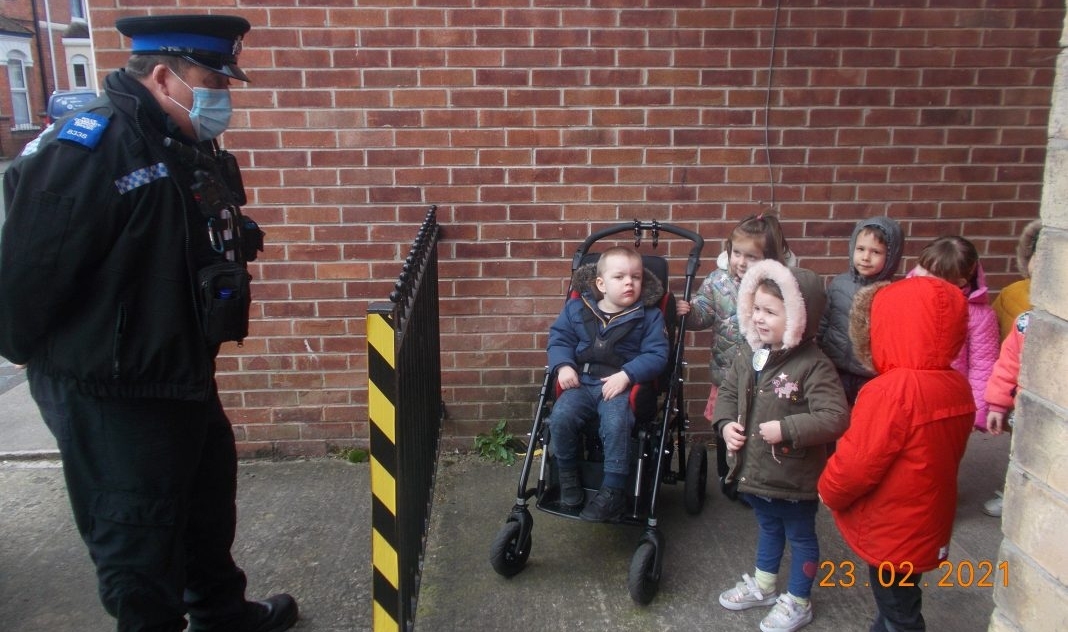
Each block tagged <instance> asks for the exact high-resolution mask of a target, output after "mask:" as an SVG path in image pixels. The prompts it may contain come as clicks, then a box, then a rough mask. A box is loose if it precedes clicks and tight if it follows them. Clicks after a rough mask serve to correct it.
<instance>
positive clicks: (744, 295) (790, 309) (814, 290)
mask: <svg viewBox="0 0 1068 632" xmlns="http://www.w3.org/2000/svg"><path fill="white" fill-rule="evenodd" d="M764 279H770V280H771V281H774V282H775V284H776V285H778V286H779V290H780V291H781V292H782V299H783V305H784V307H785V309H786V331H785V332H784V334H783V339H782V346H783V349H792V348H794V347H796V346H798V345H799V344H801V342H802V341H803V340H805V339H806V338H809V337H811V336H814V335H815V334H816V329H817V328H818V327H819V322H820V317H821V316H822V315H823V309H824V307H825V306H826V303H827V294H826V292H825V291H824V289H823V283H822V282H821V281H820V278H819V277H818V276H816V273H814V272H812V271H811V270H806V269H804V268H787V267H786V266H784V265H783V264H781V263H779V262H778V261H774V260H772V259H764V260H763V261H758V262H756V263H754V264H753V265H751V266H749V269H748V270H747V271H746V273H745V276H744V277H742V284H741V286H739V288H738V325H739V327H740V328H741V330H742V334H743V335H744V336H745V340H746V342H748V343H749V346H750V347H751V348H752V349H753V350H754V351H755V350H757V349H759V348H760V347H761V346H763V345H762V344H761V342H760V337H759V336H758V335H757V332H756V330H755V329H754V328H753V326H752V320H753V297H754V295H755V294H756V290H757V286H758V285H759V284H760V282H761V281H763V280H764Z"/></svg>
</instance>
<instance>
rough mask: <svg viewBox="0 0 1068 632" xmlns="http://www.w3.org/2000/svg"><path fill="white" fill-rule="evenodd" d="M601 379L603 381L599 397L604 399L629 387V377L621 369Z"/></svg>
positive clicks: (610, 397)
mask: <svg viewBox="0 0 1068 632" xmlns="http://www.w3.org/2000/svg"><path fill="white" fill-rule="evenodd" d="M601 381H602V382H604V385H603V386H602V387H601V397H603V398H605V400H606V401H607V400H609V399H612V398H613V397H615V396H616V395H619V394H620V393H622V392H623V391H625V390H627V389H628V388H630V378H629V377H627V374H626V373H625V372H623V371H620V372H618V373H613V374H612V375H609V376H608V377H602V378H601Z"/></svg>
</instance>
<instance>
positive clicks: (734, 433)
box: [723, 421, 745, 452]
mask: <svg viewBox="0 0 1068 632" xmlns="http://www.w3.org/2000/svg"><path fill="white" fill-rule="evenodd" d="M723 443H724V444H726V446H727V449H728V450H730V451H731V452H737V451H738V450H741V449H742V446H743V445H745V426H743V425H742V424H740V423H738V422H737V421H732V422H729V423H727V424H725V425H724V426H723Z"/></svg>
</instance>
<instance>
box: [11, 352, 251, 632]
mask: <svg viewBox="0 0 1068 632" xmlns="http://www.w3.org/2000/svg"><path fill="white" fill-rule="evenodd" d="M29 382H30V393H31V394H32V396H33V398H34V400H35V401H36V402H37V405H38V407H39V408H40V409H41V414H42V416H43V417H44V420H45V423H46V424H47V425H48V427H49V429H50V430H51V431H52V434H53V435H55V437H56V442H57V444H58V447H59V451H60V456H61V458H62V460H63V473H64V476H65V478H66V482H67V493H68V495H69V497H70V503H71V508H72V509H73V512H74V522H75V524H76V525H77V528H78V532H79V533H80V534H81V537H82V540H84V542H85V544H86V546H87V547H88V549H89V555H90V557H91V558H92V560H93V563H94V565H95V566H96V573H97V580H98V586H99V592H100V600H101V602H102V603H103V604H104V608H105V609H106V610H107V611H108V613H109V614H111V615H112V616H113V617H115V618H116V619H117V621H118V624H117V629H118V630H119V631H120V632H132V631H138V632H141V631H153V632H156V631H159V632H173V631H178V630H182V629H184V627H185V616H184V615H185V613H186V612H188V613H189V614H190V617H191V618H193V619H196V620H197V621H198V622H200V623H201V624H203V625H211V624H212V622H216V621H226V620H228V619H233V618H235V617H237V616H239V615H240V614H241V613H242V611H243V607H244V600H245V575H244V573H243V572H242V571H241V569H240V568H238V567H237V565H236V564H235V563H234V560H233V558H232V557H231V555H230V548H231V546H232V545H233V541H234V530H235V527H236V522H237V508H236V491H237V454H236V449H235V446H234V435H233V430H232V428H231V427H230V422H229V420H228V419H227V418H226V414H225V413H224V412H223V408H222V404H221V402H220V401H219V398H218V395H217V394H213V396H212V397H211V398H210V400H209V401H207V402H188V401H179V400H162V399H101V398H96V397H89V396H86V395H83V394H81V393H79V392H78V391H77V390H76V389H75V388H73V387H72V386H70V385H67V384H65V383H63V382H61V381H59V380H55V379H53V378H50V377H48V376H45V375H42V374H40V373H39V372H35V371H34V370H33V367H32V365H31V367H30V370H29Z"/></svg>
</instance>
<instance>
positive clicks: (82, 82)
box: [70, 55, 89, 88]
mask: <svg viewBox="0 0 1068 632" xmlns="http://www.w3.org/2000/svg"><path fill="white" fill-rule="evenodd" d="M70 64H71V84H72V86H71V87H73V88H88V87H89V59H88V58H86V56H85V55H74V56H73V57H71V59H70Z"/></svg>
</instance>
